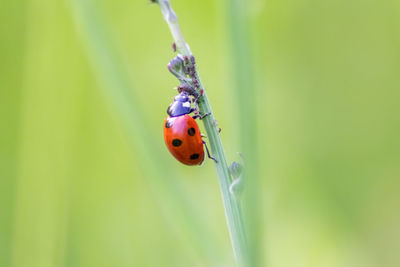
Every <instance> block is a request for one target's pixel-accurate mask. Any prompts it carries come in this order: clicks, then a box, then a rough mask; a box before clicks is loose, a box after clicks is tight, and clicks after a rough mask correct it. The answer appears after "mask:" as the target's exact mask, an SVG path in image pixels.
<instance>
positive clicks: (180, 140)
mask: <svg viewBox="0 0 400 267" xmlns="http://www.w3.org/2000/svg"><path fill="white" fill-rule="evenodd" d="M195 101H196V100H195ZM191 103H192V101H191V99H190V96H189V94H188V93H187V92H185V91H182V92H181V93H180V94H178V95H177V96H176V97H175V99H174V102H172V104H171V105H170V106H169V107H168V109H167V113H168V116H167V118H166V119H165V121H164V141H165V144H166V145H167V148H168V150H169V152H170V153H171V154H172V155H173V156H174V157H175V158H176V159H177V160H178V161H180V162H181V163H183V164H185V165H201V164H202V163H203V161H204V148H203V145H206V144H205V142H204V141H203V139H202V138H201V133H200V129H199V126H198V125H197V122H196V121H195V119H194V118H193V117H191V116H190V115H188V114H190V113H192V112H194V111H196V109H194V108H192V105H191ZM195 117H198V116H195ZM206 150H207V155H208V157H210V158H212V157H211V156H210V155H209V152H208V149H207V146H206ZM212 159H213V160H215V159H214V158H212Z"/></svg>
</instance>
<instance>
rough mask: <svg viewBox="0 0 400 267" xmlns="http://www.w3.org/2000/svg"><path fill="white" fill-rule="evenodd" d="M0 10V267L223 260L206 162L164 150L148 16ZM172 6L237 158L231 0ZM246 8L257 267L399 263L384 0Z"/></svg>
mask: <svg viewBox="0 0 400 267" xmlns="http://www.w3.org/2000/svg"><path fill="white" fill-rule="evenodd" d="M1 4H2V5H1V6H2V7H1V9H0V38H1V39H0V266H1V267H3V266H4V267H8V266H13V267H50V266H57V267H58V266H60V267H61V266H68V267H75V266H77V267H78V266H79V267H80V266H82V267H90V266H96V267H101V266H104V267H105V266H119V267H123V266H233V265H234V259H233V253H232V250H231V246H230V242H229V234H228V231H227V228H226V222H225V217H224V210H223V207H222V201H221V196H220V191H219V184H218V179H217V176H216V174H215V169H214V166H213V164H212V162H211V161H209V160H208V161H206V162H205V164H204V165H203V166H202V167H186V166H182V165H180V164H179V163H178V162H177V161H176V160H175V159H174V158H173V157H172V156H171V155H170V154H169V153H168V151H167V149H166V148H165V145H164V143H163V142H164V141H163V136H162V124H163V120H164V118H165V116H166V113H165V110H166V107H167V106H168V105H169V103H170V102H171V101H172V99H173V95H174V94H175V91H174V90H172V88H173V87H174V86H176V85H177V81H176V79H175V78H174V77H173V76H171V75H170V74H169V73H168V71H167V69H166V64H167V62H168V61H169V60H170V59H171V58H172V57H173V56H174V54H173V53H172V50H171V47H170V44H171V42H172V39H171V36H170V33H169V31H168V28H167V26H166V24H165V22H164V21H163V18H162V16H161V14H160V10H159V8H158V7H157V6H156V5H151V4H150V3H149V2H148V1H146V0H141V1H138V0H135V1H127V0H115V1H106V0H96V1H88V0H70V1H69V0H65V1H63V0H59V1H54V0H17V1H2V2H1ZM172 4H173V6H174V9H175V11H176V12H177V14H178V16H179V19H180V23H181V27H182V30H183V33H184V35H185V37H186V40H187V41H188V42H189V44H190V46H191V49H192V51H193V52H194V53H195V55H196V57H197V62H198V67H199V70H200V73H201V76H202V80H203V82H204V84H205V85H206V89H207V93H208V95H209V98H210V101H211V105H212V107H213V110H214V113H215V116H216V118H217V119H218V122H219V125H220V126H221V128H222V133H221V137H222V139H223V142H224V145H225V150H226V153H227V157H228V160H229V161H232V160H236V159H237V154H236V152H238V151H240V150H241V148H240V143H241V141H240V140H241V138H245V137H243V136H242V137H241V136H240V135H239V134H238V129H240V127H241V125H242V124H243V122H241V121H240V120H238V119H237V115H238V114H237V113H238V110H240V100H239V101H238V99H237V97H236V95H235V93H236V92H237V91H235V90H232V87H234V80H235V79H234V78H235V77H234V74H233V73H234V71H233V66H234V64H235V58H234V57H232V55H234V54H235V51H234V50H233V49H234V47H233V46H232V42H231V40H232V38H231V36H232V34H234V33H235V28H234V27H231V26H230V25H229V19H228V17H229V16H234V15H235V14H229V12H230V11H229V10H230V9H229V8H228V7H227V6H229V5H230V1H212V0H202V1H198V0H197V1H195V0H192V1H183V0H173V1H172ZM246 5H247V9H244V10H243V12H246V15H247V16H248V19H249V20H248V22H249V24H248V25H247V27H248V28H247V30H248V33H249V34H248V36H249V40H247V43H248V44H250V47H251V49H249V51H248V53H249V57H252V61H250V62H252V64H253V65H252V66H249V68H250V67H251V69H252V70H253V71H254V73H253V76H252V86H251V87H252V88H243V90H251V92H252V94H254V95H255V96H256V97H255V98H254V105H255V107H256V111H257V113H256V114H255V115H251V114H250V115H251V116H249V117H250V118H249V119H252V120H253V121H254V122H255V124H257V125H258V126H257V127H255V128H254V131H256V132H254V133H253V134H254V136H256V137H257V139H256V144H257V148H258V149H257V151H254V153H257V159H258V160H257V163H258V178H259V181H260V187H259V193H260V195H259V199H260V203H259V206H258V207H257V210H254V214H259V216H258V218H257V220H258V225H260V227H261V229H260V231H259V232H258V233H259V234H260V236H259V240H258V241H259V243H258V244H257V246H258V247H259V248H260V251H261V253H260V254H261V255H260V256H261V260H260V261H261V262H262V266H273V267H288V266H291V267H295V266H296V267H297V266H299V267H300V266H304V267H311V266H324V267H325V266H326V267H338V266H343V267H356V266H360V267H378V266H382V267H396V266H400V253H399V252H400V209H399V207H400V176H399V174H400V139H399V134H400V131H399V130H400V118H399V112H400V110H399V99H400V90H399V89H400V86H399V85H400V83H399V76H400V49H399V48H400V32H399V28H400V2H399V1H389V0H388V1H377V0H375V1H374V0H371V1H340V0H339V1H337V0H335V1H334V0H327V1H317V0H302V1H297V0H289V1H276V0H269V1H264V0H251V1H246ZM249 92H250V91H249Z"/></svg>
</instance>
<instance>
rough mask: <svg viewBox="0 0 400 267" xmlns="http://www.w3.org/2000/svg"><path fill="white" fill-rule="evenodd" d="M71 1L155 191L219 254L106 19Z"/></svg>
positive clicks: (84, 0)
mask: <svg viewBox="0 0 400 267" xmlns="http://www.w3.org/2000/svg"><path fill="white" fill-rule="evenodd" d="M71 4H72V7H73V8H72V9H73V13H74V17H75V19H76V24H77V28H78V29H79V30H81V35H82V37H83V39H84V41H85V45H86V46H87V49H88V54H89V57H90V60H91V62H92V64H93V68H94V70H95V71H96V73H97V77H98V79H99V82H100V84H101V85H102V86H101V88H102V89H103V90H104V95H105V97H106V98H107V99H108V100H109V101H110V104H111V107H112V109H113V110H115V112H116V115H117V116H118V117H119V118H120V120H121V122H122V125H123V127H124V128H125V130H126V131H127V133H128V136H129V137H131V138H130V141H131V143H132V146H133V147H134V149H135V151H137V153H139V154H140V155H141V158H142V159H144V160H143V164H145V165H146V168H145V169H146V170H148V171H149V172H152V173H151V174H149V177H152V179H149V182H150V183H151V185H152V188H153V189H154V190H155V195H157V196H158V197H159V201H160V202H162V203H163V204H164V205H165V206H167V207H168V212H170V211H173V216H172V218H174V221H173V224H174V225H178V226H179V227H180V228H181V229H184V230H186V231H188V234H189V235H190V239H192V241H193V243H194V244H195V245H196V246H197V248H198V251H199V252H200V253H201V254H203V256H206V257H207V258H211V259H216V258H218V256H217V253H216V252H217V251H218V249H217V248H218V246H217V243H216V242H217V241H216V240H215V238H213V236H212V234H211V229H207V227H206V224H204V223H201V222H202V221H203V219H202V218H201V217H200V216H199V214H196V213H195V212H193V210H192V209H191V207H190V204H189V201H188V199H187V197H186V196H185V193H184V192H182V189H181V188H180V187H179V186H178V184H177V183H176V181H174V179H173V177H174V176H173V174H172V173H171V170H170V168H169V166H168V165H167V164H165V162H164V160H162V159H161V158H160V157H159V153H158V150H159V149H160V148H159V147H156V146H155V145H154V142H152V141H151V140H152V138H151V135H152V134H151V132H150V131H148V130H146V129H148V128H147V127H146V122H145V121H144V118H145V117H146V116H144V115H145V114H143V110H144V109H142V108H141V103H140V101H137V98H136V97H135V91H134V90H132V89H133V88H132V86H131V81H129V78H128V77H127V69H126V67H125V66H124V64H123V60H121V58H120V57H119V55H118V52H117V50H116V48H115V47H113V45H112V44H113V41H112V39H111V37H110V35H109V34H108V33H107V31H106V23H105V22H104V20H103V19H102V17H101V15H100V14H99V12H97V11H96V6H95V4H94V3H92V2H91V1H90V0H72V1H71ZM146 140H147V141H146ZM155 162H156V164H157V165H156V166H155Z"/></svg>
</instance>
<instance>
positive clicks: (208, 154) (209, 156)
mask: <svg viewBox="0 0 400 267" xmlns="http://www.w3.org/2000/svg"><path fill="white" fill-rule="evenodd" d="M203 144H204V146H205V147H206V151H207V156H208V158H210V159H212V160H213V161H215V163H218V161H217V160H216V159H215V158H213V157H211V155H210V151H209V150H208V147H207V143H206V142H204V140H203Z"/></svg>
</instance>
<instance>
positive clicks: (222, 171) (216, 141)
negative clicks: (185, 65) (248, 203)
mask: <svg viewBox="0 0 400 267" xmlns="http://www.w3.org/2000/svg"><path fill="white" fill-rule="evenodd" d="M158 4H159V6H160V8H161V11H162V14H163V16H164V19H165V20H166V22H167V23H168V26H169V28H170V31H171V34H172V36H173V38H174V41H175V44H176V48H177V51H178V53H180V54H182V55H183V56H187V57H190V56H192V53H191V51H190V48H189V45H188V44H187V43H186V42H185V39H184V38H183V35H182V31H181V29H180V27H179V24H178V19H177V16H176V14H175V12H174V11H173V9H172V7H171V4H170V1H169V0H158ZM195 77H196V79H197V80H198V82H199V87H200V88H202V89H203V95H202V96H201V97H199V99H198V104H199V111H200V114H209V115H208V116H206V117H205V118H204V119H203V123H204V128H205V130H206V132H207V136H208V140H209V143H210V147H211V151H212V155H213V157H214V158H215V159H216V160H217V161H216V162H215V167H216V169H217V174H218V177H219V182H220V187H221V193H222V198H223V202H224V207H225V215H226V219H227V223H228V228H229V234H230V238H231V242H232V247H233V251H234V254H235V257H236V260H237V262H238V264H239V265H248V262H249V261H248V254H249V253H248V245H247V236H246V231H245V226H244V223H243V218H242V211H241V208H240V203H239V200H238V199H237V198H236V196H235V195H233V194H231V193H230V191H229V187H230V184H231V182H232V179H231V175H230V172H229V169H228V165H227V162H226V158H225V152H224V148H223V146H222V142H221V138H220V136H219V128H218V127H217V123H216V120H215V118H214V115H213V113H212V110H211V106H210V103H209V101H208V98H207V94H206V91H205V89H204V86H203V83H202V82H201V79H200V77H199V74H198V72H197V71H196V72H195Z"/></svg>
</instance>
